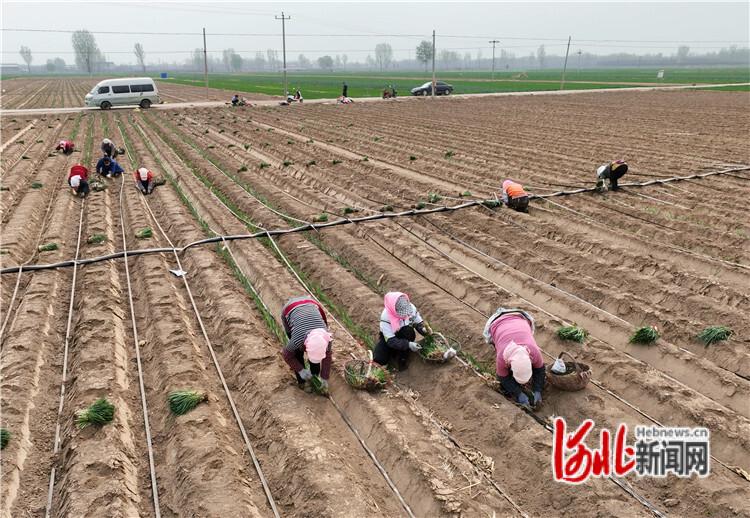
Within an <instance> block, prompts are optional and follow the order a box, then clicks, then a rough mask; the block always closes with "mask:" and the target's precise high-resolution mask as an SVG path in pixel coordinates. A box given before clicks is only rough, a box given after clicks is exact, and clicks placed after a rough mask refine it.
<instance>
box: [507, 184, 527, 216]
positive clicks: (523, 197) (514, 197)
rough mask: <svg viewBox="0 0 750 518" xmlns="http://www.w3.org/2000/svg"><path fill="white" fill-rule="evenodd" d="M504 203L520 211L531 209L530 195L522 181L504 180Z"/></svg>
mask: <svg viewBox="0 0 750 518" xmlns="http://www.w3.org/2000/svg"><path fill="white" fill-rule="evenodd" d="M503 203H505V205H507V206H508V207H510V208H511V209H513V210H517V211H518V212H528V211H529V195H528V194H527V193H526V191H524V190H523V187H522V186H521V184H520V183H516V182H514V181H513V180H505V181H504V182H503Z"/></svg>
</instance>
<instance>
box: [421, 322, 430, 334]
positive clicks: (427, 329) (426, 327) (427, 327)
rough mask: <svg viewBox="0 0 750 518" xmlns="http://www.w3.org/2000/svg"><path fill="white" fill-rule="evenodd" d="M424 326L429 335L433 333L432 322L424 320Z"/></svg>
mask: <svg viewBox="0 0 750 518" xmlns="http://www.w3.org/2000/svg"><path fill="white" fill-rule="evenodd" d="M422 327H424V332H425V333H427V335H428V336H429V335H431V334H432V328H431V327H430V324H428V323H427V322H424V323H423V324H422Z"/></svg>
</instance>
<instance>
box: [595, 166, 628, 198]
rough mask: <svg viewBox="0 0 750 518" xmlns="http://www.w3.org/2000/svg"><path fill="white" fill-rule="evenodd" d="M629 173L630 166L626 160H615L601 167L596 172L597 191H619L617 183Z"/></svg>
mask: <svg viewBox="0 0 750 518" xmlns="http://www.w3.org/2000/svg"><path fill="white" fill-rule="evenodd" d="M627 172H628V164H627V163H625V160H615V161H614V162H610V163H608V164H604V165H600V166H599V167H598V168H597V170H596V190H597V191H598V192H604V191H606V190H611V191H617V190H619V189H620V187H618V185H617V182H618V180H619V179H620V178H622V177H623V176H625V173H627Z"/></svg>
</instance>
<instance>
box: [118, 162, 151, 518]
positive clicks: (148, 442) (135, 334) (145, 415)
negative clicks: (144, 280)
mask: <svg viewBox="0 0 750 518" xmlns="http://www.w3.org/2000/svg"><path fill="white" fill-rule="evenodd" d="M128 156H129V155H128ZM124 191H125V175H124V174H123V175H121V180H120V193H119V195H118V198H119V201H120V229H121V231H122V248H123V252H124V253H125V260H124V263H125V280H126V283H127V285H128V306H129V308H130V323H131V325H132V326H133V342H134V345H135V361H136V365H137V367H138V390H139V392H140V396H141V408H142V410H143V426H144V428H145V429H146V448H147V450H148V468H149V474H150V478H151V495H152V499H153V503H154V513H155V515H156V518H160V517H161V506H160V505H159V486H158V484H157V483H156V466H155V463H154V448H153V443H152V440H151V424H150V422H149V418H148V404H147V403H146V387H145V384H144V382H143V363H142V361H141V346H140V338H139V337H138V326H137V325H136V322H135V307H134V304H133V288H132V285H131V281H130V267H129V265H128V252H127V249H128V247H127V240H126V237H125V234H126V232H125V218H124V213H123V204H122V195H123V192H124Z"/></svg>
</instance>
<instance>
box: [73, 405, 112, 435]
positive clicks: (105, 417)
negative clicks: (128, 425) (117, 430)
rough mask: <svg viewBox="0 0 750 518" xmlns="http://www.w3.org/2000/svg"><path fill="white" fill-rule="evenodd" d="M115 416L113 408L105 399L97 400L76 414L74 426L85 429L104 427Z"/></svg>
mask: <svg viewBox="0 0 750 518" xmlns="http://www.w3.org/2000/svg"><path fill="white" fill-rule="evenodd" d="M114 416H115V406H114V405H113V404H112V403H110V402H109V401H107V400H106V399H105V398H101V399H97V400H96V401H94V402H93V403H92V404H91V406H90V407H88V408H87V409H85V410H79V411H77V412H76V425H77V426H78V428H81V429H83V428H86V427H87V426H89V425H92V424H95V425H99V426H102V425H105V424H107V423H109V422H110V421H112V419H113V418H114Z"/></svg>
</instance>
